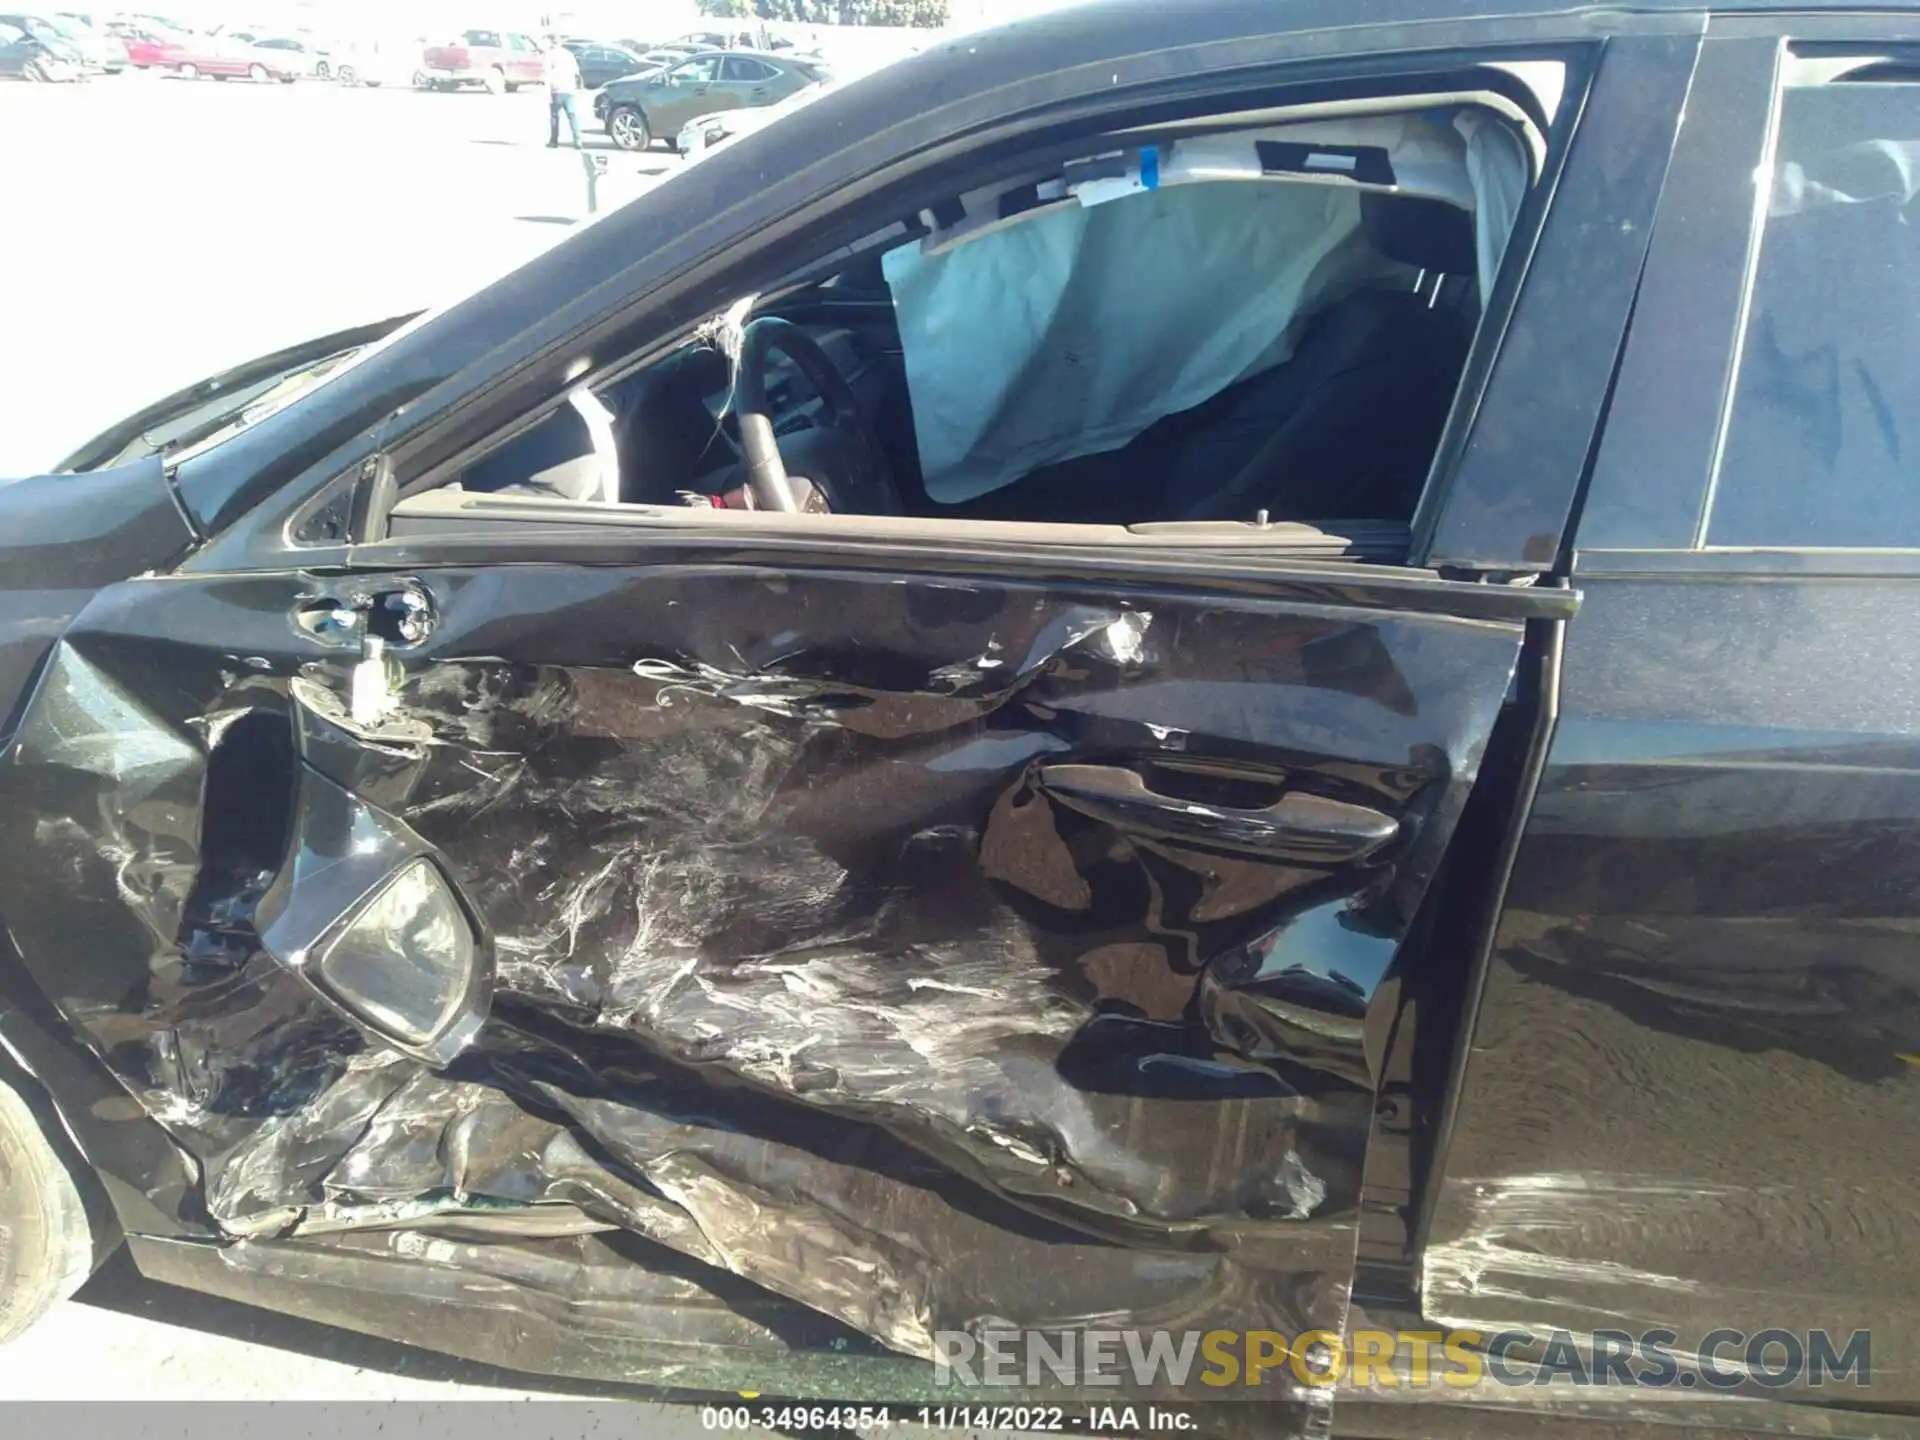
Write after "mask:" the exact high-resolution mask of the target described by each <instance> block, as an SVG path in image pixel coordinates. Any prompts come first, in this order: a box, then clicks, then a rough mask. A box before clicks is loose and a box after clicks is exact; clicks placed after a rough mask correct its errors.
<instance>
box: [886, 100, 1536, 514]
mask: <svg viewBox="0 0 1920 1440" xmlns="http://www.w3.org/2000/svg"><path fill="white" fill-rule="evenodd" d="M1455 118H1456V112H1454V111H1445V112H1438V113H1434V114H1423V115H1384V116H1361V117H1347V118H1342V119H1332V120H1320V121H1309V122H1304V123H1300V124H1294V125H1285V126H1276V127H1273V128H1271V129H1267V130H1260V131H1247V132H1238V133H1234V134H1228V135H1213V136H1200V137H1195V138H1193V139H1190V140H1180V141H1176V142H1174V143H1173V144H1171V145H1169V146H1164V147H1145V148H1143V149H1142V150H1140V151H1139V152H1137V153H1136V154H1134V155H1132V156H1130V157H1115V158H1114V160H1113V161H1111V162H1109V163H1107V164H1106V166H1105V168H1104V169H1103V168H1102V167H1101V165H1100V163H1099V162H1096V163H1095V164H1094V165H1090V166H1088V167H1085V170H1086V171H1087V172H1088V174H1089V177H1090V178H1087V179H1084V180H1081V181H1079V182H1077V183H1076V171H1075V168H1074V167H1069V168H1068V170H1067V171H1066V172H1065V174H1064V175H1063V176H1061V177H1060V179H1058V180H1056V181H1052V182H1041V183H1040V184H1039V185H1037V186H1034V187H1029V192H1030V193H1028V194H1027V195H1026V196H1025V199H1024V204H1023V205H1022V206H1021V208H1020V210H1019V213H1017V214H1014V215H1009V214H1008V210H1009V201H1010V200H1013V199H1015V197H1016V192H1015V191H1013V190H1010V189H1007V188H1006V187H1003V188H1002V189H1001V190H997V191H994V192H992V193H988V194H982V195H975V196H969V197H967V201H966V212H967V217H966V219H965V220H962V221H960V222H958V223H955V224H952V225H950V226H949V227H947V228H946V229H944V230H936V232H935V233H934V234H933V235H931V236H930V237H929V238H928V239H927V240H926V241H925V242H924V243H922V244H918V245H909V246H904V247H901V248H899V249H896V250H892V251H889V252H888V253H887V255H886V256H885V257H884V265H885V271H886V277H887V282H888V284H889V285H890V287H891V288H892V292H893V303H894V309H895V312H896V315H897V317H898V320H899V325H900V337H901V347H902V351H903V355H904V360H905V366H906V372H907V383H908V388H909V392H910V394H911V397H912V401H913V414H914V425H915V429H916V431H917V434H918V443H919V452H920V464H921V472H922V475H923V478H924V481H925V484H926V489H927V493H928V495H929V496H930V497H931V498H932V499H934V500H935V501H938V502H940V503H943V504H957V503H960V502H962V501H966V500H970V499H973V498H974V497H976V496H979V495H984V494H987V493H989V492H991V491H993V490H997V489H999V488H1000V487H1002V486H1004V485H1007V484H1010V483H1012V482H1013V481H1015V480H1017V479H1019V478H1020V477H1022V476H1024V475H1027V474H1029V473H1031V472H1033V471H1034V470H1037V469H1040V468H1042V467H1043V466H1047V465H1052V464H1056V463H1058V462H1060V461H1063V460H1070V459H1073V458H1075V457H1077V456H1081V455H1095V454H1101V453H1103V452H1106V451H1110V450H1114V449H1117V448H1119V447H1120V446H1122V445H1125V444H1126V443H1127V442H1128V441H1130V440H1132V439H1133V438H1134V437H1135V436H1137V435H1139V434H1140V432H1141V431H1143V430H1145V429H1146V428H1147V427H1148V426H1149V425H1151V424H1153V423H1154V422H1155V421H1156V420H1159V419H1161V418H1162V417H1164V416H1167V415H1171V414H1174V413H1177V412H1179V411H1183V410H1187V409H1190V408H1192V407H1193V406H1195V405H1198V404H1200V403H1201V402H1203V401H1205V400H1207V399H1209V398H1210V397H1212V396H1214V395H1216V394H1218V393H1219V392H1220V391H1221V390H1224V389H1225V388H1226V387H1227V386H1229V385H1231V384H1233V383H1235V382H1236V381H1239V380H1242V379H1245V378H1247V377H1249V376H1251V375H1255V374H1258V373H1260V372H1262V371H1264V370H1266V369H1269V368H1271V367H1272V366H1274V365H1278V364H1280V363H1282V362H1284V361H1285V360H1287V359H1288V358H1289V356H1290V354H1291V351H1292V341H1293V335H1294V331H1295V322H1296V321H1298V320H1300V319H1302V318H1303V317H1305V316H1308V315H1311V314H1312V313H1314V312H1315V311H1317V310H1318V309H1320V308H1323V307H1324V306H1325V305H1327V304H1329V303H1331V302H1332V301H1334V300H1336V299H1338V298H1339V297H1340V296H1341V295H1343V294H1345V293H1347V292H1348V291H1350V290H1351V289H1352V288H1353V287H1354V286H1356V285H1357V284H1360V283H1362V282H1364V281H1367V280H1372V279H1382V278H1385V277H1387V276H1390V275H1393V274H1395V273H1396V272H1397V267H1395V266H1394V265H1393V264H1392V263H1391V262H1389V261H1387V260H1385V259H1384V258H1383V257H1381V256H1380V255H1378V254H1377V253H1376V252H1375V251H1374V250H1373V249H1372V248H1371V246H1369V245H1368V243H1367V241H1366V239H1365V236H1364V234H1363V232H1362V230H1361V226H1360V205H1359V198H1360V193H1361V191H1362V189H1363V188H1364V189H1376V190H1377V189H1392V190H1395V191H1398V192H1400V193H1409V194H1419V195H1426V196H1432V197H1436V198H1439V199H1443V200H1447V201H1450V202H1451V203H1454V204H1457V205H1460V206H1462V207H1463V208H1473V209H1475V210H1476V211H1477V212H1479V213H1482V214H1483V215H1485V216H1487V217H1488V218H1489V219H1492V220H1493V221H1494V222H1495V223H1496V224H1497V226H1498V227H1499V234H1498V235H1497V236H1489V235H1482V237H1481V253H1482V256H1483V257H1487V256H1492V257H1495V258H1496V259H1497V256H1498V254H1499V251H1500V250H1501V249H1502V248H1504V245H1505V240H1506V233H1505V232H1506V230H1507V229H1508V228H1510V226H1511V224H1512V218H1513V203H1512V199H1511V197H1513V196H1517V195H1518V194H1520V193H1522V192H1523V191H1524V189H1525V186H1526V183H1527V161H1526V156H1525V153H1524V151H1523V150H1522V149H1521V147H1520V146H1519V145H1518V144H1517V143H1514V144H1510V145H1502V144H1499V143H1497V140H1489V138H1488V136H1487V135H1486V134H1483V133H1477V132H1475V131H1473V130H1472V129H1470V128H1469V129H1466V130H1463V129H1461V128H1456V126H1455V124H1454V123H1453V122H1454V120H1455ZM1485 128H1486V130H1488V131H1495V132H1497V131H1498V130H1499V127H1498V126H1497V125H1494V124H1493V123H1492V122H1491V121H1489V122H1488V125H1487V126H1486V127H1485ZM1502 138H1509V139H1510V138H1511V137H1502ZM1355 177H1366V179H1365V183H1362V181H1360V180H1359V179H1356V178H1355ZM1248 182H1252V183H1248ZM1489 190H1492V191H1494V192H1495V193H1496V194H1497V195H1498V196H1499V197H1500V198H1501V201H1502V203H1499V204H1495V205H1483V204H1482V203H1481V197H1482V196H1483V195H1485V194H1486V193H1487V192H1488V191H1489ZM1002 217H1005V219H1003V218H1002ZM1482 228H1483V229H1484V228H1485V227H1484V226H1483V227H1482ZM1482 270H1483V277H1482V279H1483V284H1484V283H1485V280H1486V278H1487V277H1488V276H1489V275H1490V266H1489V265H1488V263H1487V262H1486V260H1485V259H1484V258H1483V263H1482Z"/></svg>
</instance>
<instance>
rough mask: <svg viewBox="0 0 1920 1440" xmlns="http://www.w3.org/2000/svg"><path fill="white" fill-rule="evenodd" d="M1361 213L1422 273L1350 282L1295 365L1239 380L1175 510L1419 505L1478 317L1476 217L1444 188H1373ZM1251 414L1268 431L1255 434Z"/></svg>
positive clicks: (1387, 247)
mask: <svg viewBox="0 0 1920 1440" xmlns="http://www.w3.org/2000/svg"><path fill="white" fill-rule="evenodd" d="M1361 223H1362V227H1363V228H1364V230H1365V231H1366V234H1367V236H1368V238H1369V239H1370V240H1371V241H1372V243H1373V244H1374V246H1375V248H1377V249H1378V250H1379V251H1380V252H1381V253H1382V254H1384V255H1386V256H1387V257H1388V258H1389V259H1392V260H1397V261H1399V262H1401V263H1402V264H1405V265H1409V266H1412V267H1414V268H1415V269H1416V270H1419V271H1424V272H1425V280H1426V282H1427V283H1426V284H1424V285H1422V286H1421V287H1420V288H1419V289H1411V288H1409V289H1404V290H1385V289H1374V288H1367V289H1361V290H1358V291H1356V292H1354V293H1353V294H1351V295H1349V296H1347V297H1345V298H1344V299H1342V300H1340V301H1339V302H1338V303H1336V304H1334V305H1333V306H1331V307H1329V308H1328V309H1327V310H1325V311H1324V312H1322V313H1321V314H1320V315H1319V316H1317V317H1316V318H1315V319H1314V320H1313V321H1312V322H1311V323H1310V324H1309V326H1308V327H1307V330H1306V333H1305V334H1304V335H1303V336H1302V337H1301V339H1300V341H1299V343H1298V344H1297V345H1296V347H1295V350H1294V354H1293V356H1292V358H1291V359H1290V360H1288V361H1287V363H1286V364H1284V365H1280V366H1276V367H1275V368H1274V369H1272V370H1269V371H1267V372H1266V373H1265V374H1263V375H1258V376H1255V377H1253V379H1251V380H1248V381H1245V382H1242V384H1241V385H1240V386H1238V387H1236V389H1237V390H1239V391H1240V393H1239V394H1238V395H1236V396H1235V397H1234V400H1233V403H1232V405H1231V407H1230V409H1229V413H1228V414H1226V415H1224V416H1222V417H1221V423H1218V424H1214V425H1210V426H1208V427H1206V428H1205V429H1204V430H1203V431H1201V432H1200V433H1198V434H1196V435H1194V436H1193V437H1192V439H1191V440H1190V441H1189V442H1188V443H1187V444H1186V445H1184V446H1183V447H1182V448H1181V451H1180V453H1179V455H1178V456H1177V458H1176V459H1175V461H1174V464H1173V467H1172V471H1171V473H1170V474H1169V475H1168V479H1167V487H1166V491H1165V494H1166V495H1167V497H1168V500H1169V501H1170V502H1171V506H1172V509H1173V513H1174V517H1175V518H1178V519H1182V520H1226V519H1247V518H1250V517H1252V516H1253V515H1254V514H1256V513H1257V512H1259V511H1261V510H1265V511H1266V512H1267V513H1268V515H1269V516H1270V517H1271V518H1273V519H1275V520H1333V519H1339V520H1407V519H1410V518H1411V517H1412V514H1413V509H1414V505H1415V504H1416V503H1417V501H1418V499H1419V495H1420V491H1421V488H1422V487H1423V486H1424V484H1425V482H1426V476H1427V471H1428V469H1429V467H1430V466H1431V465H1432V462H1433V455H1434V451H1435V449H1436V447H1437V446H1438V444H1439V440H1440V432H1441V429H1442V428H1443V427H1444V426H1445V424H1446V419H1447V413H1448V411H1449V410H1450V409H1451V408H1452V404H1453V394H1454V390H1455V388H1456V387H1457V386H1458V384H1459V381H1460V374H1461V371H1462V369H1463V368H1464V366H1465V364H1466V355H1467V347H1468V345H1469V343H1470V342H1471V340H1472V337H1473V326H1474V322H1475V319H1476V318H1477V311H1478V305H1477V302H1476V301H1474V299H1473V296H1472V291H1473V289H1474V287H1475V280H1474V275H1475V272H1476V269H1477V262H1476V257H1475V245H1474V230H1473V217H1472V216H1471V215H1469V214H1468V213H1467V212H1466V211H1464V210H1461V209H1459V208H1457V207H1455V206H1452V205H1449V204H1447V203H1446V202H1444V201H1440V200H1431V199H1426V198H1424V197H1416V196H1404V195H1383V194H1376V193H1369V194H1367V195H1364V196H1362V197H1361ZM1256 426H1258V427H1259V428H1260V429H1261V430H1262V431H1263V434H1262V435H1261V437H1260V438H1258V439H1257V440H1255V441H1254V442H1253V443H1252V444H1251V445H1249V443H1248V440H1249V431H1250V430H1252V429H1253V428H1255V427H1256ZM1223 477H1224V480H1223ZM1188 496H1191V497H1193V498H1192V499H1191V500H1185V497H1188ZM1183 501H1184V503H1183Z"/></svg>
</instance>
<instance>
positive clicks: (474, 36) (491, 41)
mask: <svg viewBox="0 0 1920 1440" xmlns="http://www.w3.org/2000/svg"><path fill="white" fill-rule="evenodd" d="M467 44H469V45H478V46H480V47H481V48H482V49H488V50H494V49H498V48H499V46H500V32H499V31H497V30H469V31H467Z"/></svg>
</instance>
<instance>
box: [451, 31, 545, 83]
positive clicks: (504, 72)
mask: <svg viewBox="0 0 1920 1440" xmlns="http://www.w3.org/2000/svg"><path fill="white" fill-rule="evenodd" d="M424 61H425V63H424V69H425V71H426V75H427V83H428V84H429V85H430V86H432V88H434V89H435V90H455V89H458V88H460V87H461V86H463V85H478V86H480V87H482V88H483V89H485V90H488V91H490V92H491V93H493V94H495V95H499V94H503V93H510V92H512V91H514V90H518V89H519V88H520V87H521V86H522V85H538V84H539V83H540V75H541V63H540V46H539V45H538V44H537V43H536V42H535V41H534V38H533V37H532V36H531V35H526V34H522V33H521V32H519V31H515V30H467V31H464V32H463V33H462V34H461V36H460V38H459V39H458V40H454V41H451V42H449V43H448V44H445V45H432V46H429V47H428V48H427V52H426V55H425V57H424Z"/></svg>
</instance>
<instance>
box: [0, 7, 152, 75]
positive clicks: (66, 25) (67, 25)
mask: <svg viewBox="0 0 1920 1440" xmlns="http://www.w3.org/2000/svg"><path fill="white" fill-rule="evenodd" d="M38 18H40V19H41V20H43V21H44V22H45V23H46V24H48V25H50V26H52V27H53V29H54V30H55V31H56V32H58V34H59V36H60V38H61V39H63V40H65V41H66V42H67V43H68V44H69V45H71V46H72V47H73V48H74V49H75V50H77V51H79V52H80V58H81V60H82V62H83V63H85V65H86V67H87V68H88V69H89V70H92V71H95V72H97V73H99V74H102V75H118V74H119V73H120V72H121V71H123V70H125V69H126V68H127V47H126V46H125V45H124V44H123V43H121V42H120V41H119V40H118V39H116V38H114V37H113V36H111V35H108V34H105V33H103V32H101V31H99V30H96V29H94V27H93V26H91V25H89V24H88V23H87V22H86V21H85V20H82V19H81V18H80V17H79V16H77V15H60V14H54V15H41V16H39V17H38ZM0 20H3V21H6V22H7V23H8V24H11V25H16V26H17V25H19V24H20V21H19V20H17V19H15V18H14V16H13V15H0Z"/></svg>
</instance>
